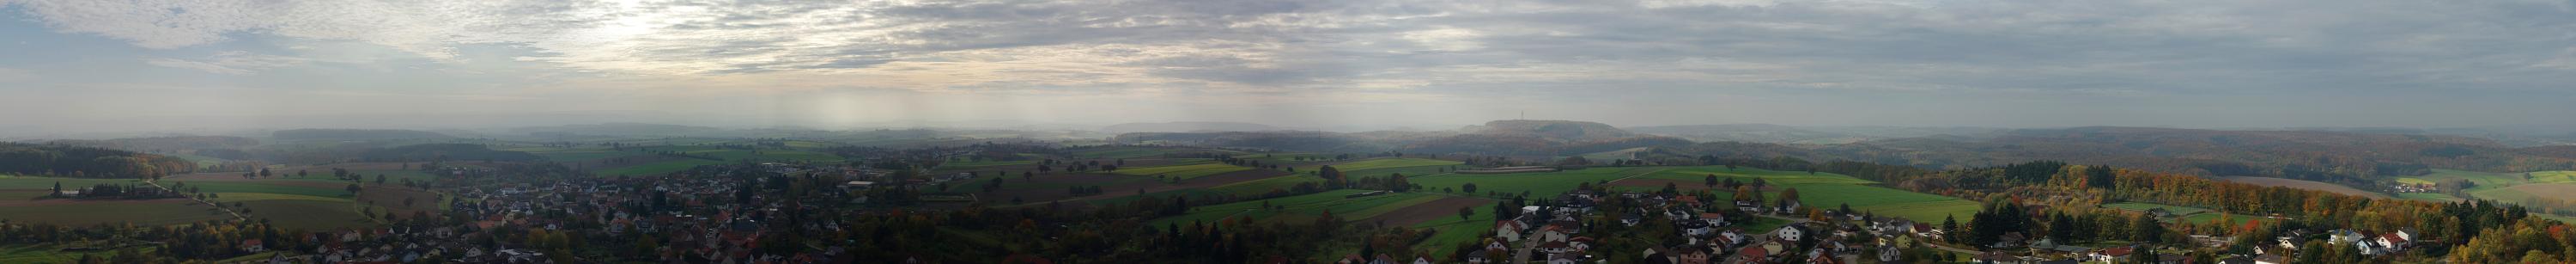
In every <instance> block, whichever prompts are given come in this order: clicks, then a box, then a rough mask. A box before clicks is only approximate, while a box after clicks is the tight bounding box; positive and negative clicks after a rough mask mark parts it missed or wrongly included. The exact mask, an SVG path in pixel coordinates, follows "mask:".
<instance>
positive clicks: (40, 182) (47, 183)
mask: <svg viewBox="0 0 2576 264" xmlns="http://www.w3.org/2000/svg"><path fill="white" fill-rule="evenodd" d="M234 175H240V174H234ZM235 178H239V177H238V176H236V177H235ZM57 182H59V183H62V185H63V188H75V187H89V186H96V185H98V184H101V183H113V184H137V183H140V181H137V180H134V179H91V178H53V177H0V190H39V191H42V190H52V189H53V188H54V183H57Z"/></svg>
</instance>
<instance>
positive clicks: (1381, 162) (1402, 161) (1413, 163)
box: [1318, 158, 1466, 172]
mask: <svg viewBox="0 0 2576 264" xmlns="http://www.w3.org/2000/svg"><path fill="white" fill-rule="evenodd" d="M1458 164H1466V163H1465V162H1456V161H1446V160H1435V159H1412V158H1394V159H1375V160H1365V161H1359V162H1351V163H1342V164H1340V165H1333V169H1335V170H1340V171H1344V172H1351V171H1363V170H1370V169H1384V168H1402V167H1420V166H1448V165H1458ZM1318 167H1321V166H1318Z"/></svg>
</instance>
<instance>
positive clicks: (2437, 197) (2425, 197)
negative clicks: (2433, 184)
mask: <svg viewBox="0 0 2576 264" xmlns="http://www.w3.org/2000/svg"><path fill="white" fill-rule="evenodd" d="M2397 197H2400V198H2406V199H2415V200H2421V201H2431V202H2445V203H2448V202H2451V200H2443V199H2442V198H2460V197H2454V196H2451V195H2448V194H2439V193H2400V194H2397Z"/></svg>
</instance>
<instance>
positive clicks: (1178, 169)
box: [1108, 163, 1253, 180]
mask: <svg viewBox="0 0 2576 264" xmlns="http://www.w3.org/2000/svg"><path fill="white" fill-rule="evenodd" d="M1248 170H1253V169H1252V167H1244V166H1235V165H1227V164H1224V163H1209V164H1197V165H1177V166H1162V167H1145V168H1134V169H1129V168H1119V169H1118V170H1114V171H1108V172H1109V173H1117V174H1126V175H1136V176H1155V175H1162V176H1170V177H1172V179H1173V180H1187V179H1191V178H1198V177H1206V176H1208V175H1217V174H1224V173H1228V172H1237V171H1248Z"/></svg>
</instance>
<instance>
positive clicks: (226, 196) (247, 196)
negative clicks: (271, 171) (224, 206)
mask: <svg viewBox="0 0 2576 264" xmlns="http://www.w3.org/2000/svg"><path fill="white" fill-rule="evenodd" d="M215 196H216V197H222V198H215V199H207V200H210V201H214V202H236V201H257V200H315V201H339V202H349V198H340V197H321V196H305V195H293V194H274V193H215Z"/></svg>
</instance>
